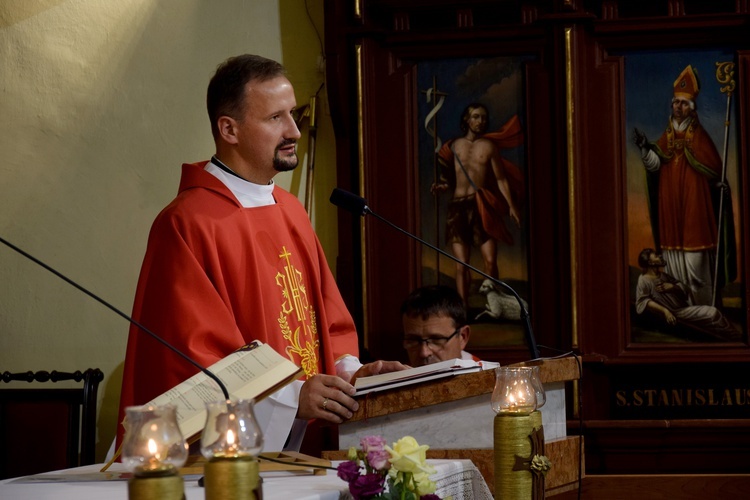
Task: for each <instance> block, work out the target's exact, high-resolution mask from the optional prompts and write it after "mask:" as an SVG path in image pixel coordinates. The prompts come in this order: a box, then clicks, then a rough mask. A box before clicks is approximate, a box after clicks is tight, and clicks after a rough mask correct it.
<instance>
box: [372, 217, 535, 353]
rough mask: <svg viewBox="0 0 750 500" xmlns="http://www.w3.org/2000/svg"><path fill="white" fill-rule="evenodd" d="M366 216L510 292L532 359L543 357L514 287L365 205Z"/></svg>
mask: <svg viewBox="0 0 750 500" xmlns="http://www.w3.org/2000/svg"><path fill="white" fill-rule="evenodd" d="M365 214H370V215H372V216H373V217H375V218H377V219H378V220H381V221H383V222H385V223H386V224H388V225H389V226H391V227H392V228H393V229H395V230H397V231H399V232H401V233H403V234H405V235H406V236H408V237H410V238H412V239H415V240H417V241H418V242H420V243H421V244H423V245H425V246H427V247H429V248H431V249H433V250H435V251H436V252H438V253H440V254H441V255H445V256H446V257H448V258H449V259H451V260H453V261H455V262H457V263H459V264H461V265H464V266H466V267H467V268H469V269H471V270H472V271H474V272H475V273H477V274H479V275H481V276H483V277H485V278H487V279H488V280H490V281H492V282H493V283H495V284H497V285H500V286H501V287H503V288H504V289H506V290H508V291H509V292H510V293H511V294H512V295H513V296H514V297H515V298H516V300H517V301H518V305H519V306H521V318H522V319H523V321H524V326H525V328H524V333H525V334H526V342H527V344H528V347H529V353H530V354H531V359H532V360H534V359H539V358H540V357H541V355H540V354H539V348H538V347H537V345H536V339H534V332H533V330H532V329H531V317H530V316H529V311H527V310H526V307H525V306H524V305H523V300H521V297H520V296H519V295H518V293H517V292H516V291H515V290H514V289H513V287H512V286H510V285H509V284H507V283H505V282H504V281H502V280H499V279H497V278H493V277H492V276H490V275H489V274H487V273H485V272H483V271H480V270H479V269H477V268H476V267H474V266H472V265H471V264H469V263H468V262H464V261H462V260H459V259H458V258H457V257H455V256H454V255H451V254H449V253H448V252H446V251H445V250H442V249H440V248H438V247H436V246H435V245H433V244H431V243H428V242H426V241H425V240H423V239H421V238H419V237H418V236H416V235H414V234H412V233H410V232H409V231H406V230H405V229H402V228H400V227H398V226H397V225H395V224H394V223H392V222H391V221H389V220H388V219H386V218H384V217H381V216H380V215H378V214H376V213H375V212H373V211H372V210H370V207H368V206H367V205H364V207H362V215H365Z"/></svg>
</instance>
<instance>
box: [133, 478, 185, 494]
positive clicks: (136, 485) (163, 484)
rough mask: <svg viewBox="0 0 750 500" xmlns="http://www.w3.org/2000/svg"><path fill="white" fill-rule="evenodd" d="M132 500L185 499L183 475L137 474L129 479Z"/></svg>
mask: <svg viewBox="0 0 750 500" xmlns="http://www.w3.org/2000/svg"><path fill="white" fill-rule="evenodd" d="M128 498H129V499H130V500H183V499H184V498H185V487H184V481H183V480H182V476H179V475H170V476H136V477H133V478H131V479H129V480H128Z"/></svg>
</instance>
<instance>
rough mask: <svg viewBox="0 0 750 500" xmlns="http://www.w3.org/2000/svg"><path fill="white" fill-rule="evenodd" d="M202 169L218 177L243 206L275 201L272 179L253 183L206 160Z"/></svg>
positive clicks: (264, 204)
mask: <svg viewBox="0 0 750 500" xmlns="http://www.w3.org/2000/svg"><path fill="white" fill-rule="evenodd" d="M204 170H205V171H206V172H208V173H209V174H211V175H213V176H214V177H216V178H217V179H219V180H220V181H221V182H222V183H223V184H224V185H225V186H226V187H227V189H229V190H230V191H231V192H232V194H233V195H234V196H235V198H237V200H238V201H239V202H240V204H241V205H242V206H243V207H245V208H254V207H264V206H266V205H273V204H274V203H276V200H275V199H274V198H273V187H274V183H273V180H271V182H270V183H269V184H253V183H252V182H248V181H246V180H245V179H242V178H241V177H237V176H236V175H234V174H231V173H229V172H226V171H224V170H223V169H221V168H220V167H219V166H218V165H216V164H214V163H213V161H210V162H208V163H207V164H206V166H205V168H204Z"/></svg>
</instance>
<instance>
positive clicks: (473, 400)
mask: <svg viewBox="0 0 750 500" xmlns="http://www.w3.org/2000/svg"><path fill="white" fill-rule="evenodd" d="M524 365H525V366H537V365H538V366H539V367H540V377H541V379H542V383H543V384H544V389H545V393H546V395H547V403H546V404H545V405H544V407H543V408H541V412H542V421H543V425H544V435H545V454H546V456H547V457H548V458H549V459H550V460H551V461H552V469H551V470H550V471H549V473H548V474H547V477H546V495H547V496H552V495H554V494H556V493H562V492H564V491H569V490H572V489H575V488H576V487H577V486H578V484H577V482H578V470H579V465H580V466H581V467H582V464H583V461H582V460H579V451H580V450H582V449H583V448H582V447H581V446H579V443H580V442H579V439H581V438H579V437H578V436H567V435H566V415H565V382H568V381H573V380H578V379H579V378H580V375H579V369H578V365H577V363H576V361H575V359H574V358H562V359H550V360H540V361H533V362H526V363H519V364H518V365H513V366H524ZM494 387H495V371H494V370H486V371H481V372H474V373H468V374H465V375H456V376H453V377H450V378H442V379H437V380H431V381H427V382H422V383H419V384H414V385H409V386H405V387H399V388H395V389H391V390H387V391H382V392H374V393H370V394H366V395H364V396H362V397H361V398H358V401H359V404H360V406H359V410H358V411H357V412H356V413H355V414H354V416H353V417H352V418H351V419H350V420H348V421H347V422H345V423H343V424H341V425H339V448H341V450H340V451H338V452H323V456H324V458H328V459H344V457H345V455H346V451H345V450H347V449H348V448H349V447H350V446H355V447H359V440H360V439H361V438H362V437H363V436H368V435H381V436H383V437H384V438H385V440H386V441H388V442H394V441H396V440H398V439H399V438H401V437H403V436H407V435H408V436H412V437H414V438H415V439H416V440H417V441H418V442H419V443H420V444H427V445H429V446H430V450H429V451H428V452H427V457H428V458H449V459H451V458H453V459H455V458H462V459H470V460H472V461H473V462H474V464H475V465H476V466H477V468H478V469H479V470H480V471H481V473H482V475H483V476H484V479H485V481H486V482H487V485H488V486H489V487H490V489H491V490H492V489H494V484H495V482H494V457H493V452H494V450H493V419H494V418H495V412H494V411H493V410H492V407H491V405H490V397H491V395H492V390H493V389H494ZM581 474H583V471H581ZM493 494H494V491H493Z"/></svg>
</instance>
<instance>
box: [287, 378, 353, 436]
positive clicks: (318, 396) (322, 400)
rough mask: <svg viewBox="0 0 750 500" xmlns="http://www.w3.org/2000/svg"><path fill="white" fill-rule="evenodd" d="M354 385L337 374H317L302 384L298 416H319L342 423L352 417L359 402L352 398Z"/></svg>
mask: <svg viewBox="0 0 750 500" xmlns="http://www.w3.org/2000/svg"><path fill="white" fill-rule="evenodd" d="M352 394H354V386H352V385H351V384H348V383H347V382H346V381H344V379H342V378H341V377H339V376H337V375H315V376H313V377H310V378H309V379H307V380H306V381H305V383H304V384H302V389H301V390H300V393H299V407H298V408H297V418H303V419H305V420H309V419H312V418H319V419H323V420H327V421H329V422H333V423H335V424H340V423H341V422H343V421H344V420H347V419H349V418H352V414H353V412H355V411H357V408H359V404H358V403H357V402H356V401H354V399H352V397H351V396H352Z"/></svg>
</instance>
